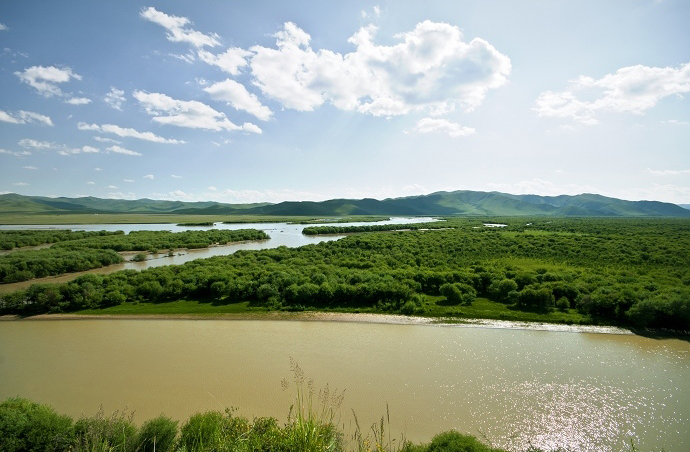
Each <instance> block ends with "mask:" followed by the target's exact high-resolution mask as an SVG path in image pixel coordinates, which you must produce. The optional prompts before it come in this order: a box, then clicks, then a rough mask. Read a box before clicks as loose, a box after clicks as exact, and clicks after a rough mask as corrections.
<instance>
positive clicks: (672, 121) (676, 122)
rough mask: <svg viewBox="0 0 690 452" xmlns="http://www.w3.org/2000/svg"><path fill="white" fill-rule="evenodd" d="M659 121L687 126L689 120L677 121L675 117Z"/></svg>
mask: <svg viewBox="0 0 690 452" xmlns="http://www.w3.org/2000/svg"><path fill="white" fill-rule="evenodd" d="M661 122H663V123H665V124H674V125H677V126H687V125H688V124H690V122H688V121H679V120H677V119H669V120H668V121H661Z"/></svg>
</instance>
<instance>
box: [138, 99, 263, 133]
mask: <svg viewBox="0 0 690 452" xmlns="http://www.w3.org/2000/svg"><path fill="white" fill-rule="evenodd" d="M133 95H134V98H135V99H137V100H138V101H139V103H140V104H141V105H142V106H143V107H144V108H145V109H146V112H147V113H148V114H150V115H152V116H154V117H153V121H156V122H158V123H161V124H169V125H174V126H178V127H189V128H193V129H207V130H215V131H220V130H242V131H245V132H254V133H261V129H260V128H259V127H257V126H256V125H254V124H251V123H248V122H246V123H244V124H243V125H241V126H238V125H236V124H234V123H232V122H231V121H230V120H229V119H228V118H227V117H226V116H225V113H221V112H219V111H216V110H214V109H213V108H211V107H209V106H208V105H206V104H203V103H201V102H198V101H195V100H192V101H183V100H176V99H173V98H172V97H169V96H166V95H165V94H160V93H145V92H143V91H135V92H134V94H133Z"/></svg>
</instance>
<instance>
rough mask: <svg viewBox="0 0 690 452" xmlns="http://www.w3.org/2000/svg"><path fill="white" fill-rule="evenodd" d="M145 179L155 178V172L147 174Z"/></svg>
mask: <svg viewBox="0 0 690 452" xmlns="http://www.w3.org/2000/svg"><path fill="white" fill-rule="evenodd" d="M144 179H150V180H153V179H154V177H153V174H147V175H146V176H144Z"/></svg>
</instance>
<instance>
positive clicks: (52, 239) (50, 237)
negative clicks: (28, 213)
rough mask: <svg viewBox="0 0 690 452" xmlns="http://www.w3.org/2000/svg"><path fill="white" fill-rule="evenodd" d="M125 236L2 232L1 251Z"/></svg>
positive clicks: (0, 236)
mask: <svg viewBox="0 0 690 452" xmlns="http://www.w3.org/2000/svg"><path fill="white" fill-rule="evenodd" d="M117 234H120V235H121V234H124V232H122V231H116V232H108V231H90V232H86V231H70V230H60V229H53V230H13V231H0V249H2V250H11V249H14V248H20V247H22V246H38V245H43V244H46V243H57V242H64V241H67V240H78V239H84V238H87V237H103V236H106V235H117Z"/></svg>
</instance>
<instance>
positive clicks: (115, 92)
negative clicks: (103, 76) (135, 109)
mask: <svg viewBox="0 0 690 452" xmlns="http://www.w3.org/2000/svg"><path fill="white" fill-rule="evenodd" d="M126 100H127V99H126V98H125V92H124V91H123V90H120V89H117V88H115V87H114V86H111V87H110V92H108V93H107V94H106V95H105V97H104V98H103V101H104V102H105V103H106V104H108V105H110V106H111V107H112V108H114V109H115V110H120V111H122V104H124V103H125V101H126Z"/></svg>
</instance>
